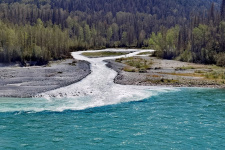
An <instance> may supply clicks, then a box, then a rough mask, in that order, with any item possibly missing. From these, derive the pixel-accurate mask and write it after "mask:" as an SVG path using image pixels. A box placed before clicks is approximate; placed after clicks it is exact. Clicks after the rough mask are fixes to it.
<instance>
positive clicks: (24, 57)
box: [0, 0, 220, 64]
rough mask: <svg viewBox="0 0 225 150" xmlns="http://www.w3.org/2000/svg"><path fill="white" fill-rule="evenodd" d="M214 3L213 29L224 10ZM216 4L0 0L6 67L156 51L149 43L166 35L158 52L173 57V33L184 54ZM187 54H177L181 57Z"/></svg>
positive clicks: (0, 46)
mask: <svg viewBox="0 0 225 150" xmlns="http://www.w3.org/2000/svg"><path fill="white" fill-rule="evenodd" d="M214 2H215V3H214V6H213V9H214V11H213V12H214V15H215V16H214V20H215V21H214V22H213V23H216V22H217V23H218V18H217V17H218V14H217V12H216V11H217V10H218V8H219V5H220V4H219V0H214ZM210 3H211V0H197V1H196V0H179V1H176V0H168V1H164V0H82V1H81V0H7V1H5V0H0V20H1V21H0V62H15V61H20V62H23V63H24V62H26V61H34V62H36V64H43V63H47V62H48V61H49V60H55V59H62V58H65V57H67V56H69V53H70V52H71V51H76V50H82V49H100V48H106V47H137V48H143V47H150V46H155V45H156V44H153V43H151V42H149V41H150V40H152V39H154V38H155V39H156V38H158V35H160V34H161V35H162V38H163V40H162V45H165V47H166V49H165V47H163V48H162V45H160V46H161V48H160V49H159V48H157V49H159V50H163V51H164V50H166V51H168V50H167V49H168V48H167V47H168V44H165V42H164V40H165V37H166V36H167V32H174V34H172V33H169V34H170V36H172V37H169V39H170V42H171V41H172V40H171V38H174V39H175V38H176V37H177V36H178V37H179V38H180V42H179V44H178V43H177V44H176V43H175V42H174V41H173V43H174V44H175V45H176V47H174V45H173V46H172V47H174V48H178V49H179V51H182V49H187V48H186V47H188V46H189V47H190V45H191V44H192V43H190V42H188V41H191V37H192V36H193V34H191V33H190V32H191V30H192V29H194V28H195V27H198V25H199V24H204V23H205V21H206V18H207V16H208V12H207V10H208V9H209V6H210ZM197 8H198V9H197ZM199 8H200V9H199ZM191 24H192V25H191ZM175 25H177V27H174V26H175ZM213 25H214V24H213ZM170 28H171V29H170ZM153 33H155V35H154V34H153ZM176 35H177V36H176ZM178 37H177V38H178ZM167 38H168V37H167ZM169 39H168V40H169ZM156 40H157V39H156ZM177 45H179V46H177ZM198 46H200V45H198ZM170 49H171V48H170ZM173 51H175V50H173ZM167 53H169V52H167ZM181 53H182V52H179V53H178V52H176V56H179V55H180V54H181ZM163 55H164V54H163ZM168 55H170V54H168ZM171 55H172V53H171ZM173 55H174V54H173ZM174 57H175V56H173V57H171V58H174ZM167 58H169V57H167Z"/></svg>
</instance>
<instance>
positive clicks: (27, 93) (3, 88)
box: [0, 59, 91, 97]
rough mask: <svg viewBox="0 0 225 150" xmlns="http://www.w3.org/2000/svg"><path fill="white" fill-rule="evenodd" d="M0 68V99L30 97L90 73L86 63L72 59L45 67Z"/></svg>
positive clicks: (68, 83)
mask: <svg viewBox="0 0 225 150" xmlns="http://www.w3.org/2000/svg"><path fill="white" fill-rule="evenodd" d="M0 66H1V67H0V97H32V96H35V95H36V94H38V93H42V92H45V91H49V90H53V89H56V88H60V87H64V86H67V85H70V84H72V83H75V82H78V81H80V80H82V79H83V78H85V77H86V76H87V75H89V74H90V73H91V70H90V65H89V63H88V62H86V61H76V60H73V59H67V60H64V61H58V62H53V63H51V64H50V65H48V66H45V67H43V66H34V67H17V66H4V65H3V64H1V65H0Z"/></svg>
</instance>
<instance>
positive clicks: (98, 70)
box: [36, 49, 174, 111]
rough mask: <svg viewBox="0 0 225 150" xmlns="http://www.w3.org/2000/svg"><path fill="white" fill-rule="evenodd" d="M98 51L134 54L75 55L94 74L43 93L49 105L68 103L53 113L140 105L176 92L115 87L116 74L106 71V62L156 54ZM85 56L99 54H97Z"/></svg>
mask: <svg viewBox="0 0 225 150" xmlns="http://www.w3.org/2000/svg"><path fill="white" fill-rule="evenodd" d="M99 51H113V52H116V51H120V52H121V51H132V53H129V54H126V55H121V56H114V57H101V58H88V57H85V56H83V55H81V54H82V53H83V52H73V53H72V56H73V57H74V58H75V59H78V60H85V61H88V62H90V64H91V71H92V72H91V74H90V75H88V76H87V77H86V78H85V79H83V80H82V81H80V82H78V83H75V84H72V85H70V86H67V87H63V88H59V89H56V90H52V91H49V92H46V93H42V94H39V95H37V96H36V97H43V98H45V99H47V100H49V101H58V100H60V99H62V98H63V99H65V98H66V99H67V101H66V103H65V102H64V103H62V104H61V106H57V107H55V108H54V107H53V108H51V109H53V110H54V109H55V110H57V111H63V110H66V109H71V110H81V109H86V108H90V107H98V106H104V105H111V104H117V103H121V102H129V101H138V100H142V99H145V98H149V97H151V96H152V95H156V94H157V93H158V92H165V91H168V90H174V89H172V88H163V87H151V86H130V85H119V84H115V83H114V82H113V80H114V78H115V77H116V75H117V73H116V72H115V71H114V70H112V69H110V68H108V67H106V62H104V60H106V59H116V58H121V57H131V56H135V55H137V54H139V53H142V52H152V51H153V50H137V49H128V50H127V49H105V50H99ZM86 52H96V50H92V51H86Z"/></svg>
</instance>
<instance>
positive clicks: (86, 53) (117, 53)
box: [82, 51, 129, 57]
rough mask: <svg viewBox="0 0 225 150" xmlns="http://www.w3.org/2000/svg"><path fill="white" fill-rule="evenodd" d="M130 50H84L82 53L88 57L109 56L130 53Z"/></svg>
mask: <svg viewBox="0 0 225 150" xmlns="http://www.w3.org/2000/svg"><path fill="white" fill-rule="evenodd" d="M128 53H129V52H110V51H105V52H83V53H82V55H84V56H87V57H107V56H120V55H125V54H128Z"/></svg>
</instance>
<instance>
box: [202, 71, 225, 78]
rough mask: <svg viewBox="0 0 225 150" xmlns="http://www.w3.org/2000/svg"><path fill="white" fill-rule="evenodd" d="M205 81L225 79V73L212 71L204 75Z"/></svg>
mask: <svg viewBox="0 0 225 150" xmlns="http://www.w3.org/2000/svg"><path fill="white" fill-rule="evenodd" d="M205 77H206V78H207V79H223V80H224V79H225V71H224V70H223V71H222V70H216V71H215V70H214V71H212V72H208V73H206V74H205Z"/></svg>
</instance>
